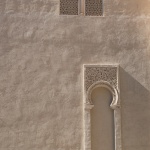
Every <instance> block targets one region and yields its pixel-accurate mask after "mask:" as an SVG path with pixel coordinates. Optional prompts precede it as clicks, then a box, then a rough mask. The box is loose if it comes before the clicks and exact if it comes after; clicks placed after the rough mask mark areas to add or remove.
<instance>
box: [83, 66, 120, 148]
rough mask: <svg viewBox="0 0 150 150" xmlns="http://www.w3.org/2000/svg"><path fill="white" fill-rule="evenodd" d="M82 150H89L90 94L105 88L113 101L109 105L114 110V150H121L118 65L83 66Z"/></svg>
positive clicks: (91, 104)
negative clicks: (97, 89) (99, 88)
mask: <svg viewBox="0 0 150 150" xmlns="http://www.w3.org/2000/svg"><path fill="white" fill-rule="evenodd" d="M83 67H84V68H83V69H84V150H92V149H91V114H90V110H91V109H92V108H93V107H94V105H93V103H92V100H91V94H92V92H93V90H94V89H96V88H97V87H105V88H107V89H108V90H109V91H110V92H111V94H112V96H113V100H112V103H111V105H110V107H111V108H112V109H114V122H115V129H114V130H115V137H114V138H115V150H122V142H121V139H122V138H121V111H120V109H121V107H120V88H119V66H118V65H84V66H83Z"/></svg>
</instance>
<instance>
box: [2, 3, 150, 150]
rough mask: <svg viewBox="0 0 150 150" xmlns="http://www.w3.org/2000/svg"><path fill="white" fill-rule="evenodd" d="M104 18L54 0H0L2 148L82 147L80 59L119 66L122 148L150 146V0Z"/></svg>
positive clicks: (116, 8)
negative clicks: (67, 11) (62, 8)
mask: <svg viewBox="0 0 150 150" xmlns="http://www.w3.org/2000/svg"><path fill="white" fill-rule="evenodd" d="M104 5H105V6H104V10H105V11H104V14H105V17H84V16H59V2H58V1H57V0H0V83H1V84H0V150H83V148H82V146H83V126H82V125H83V117H82V115H83V112H82V107H83V91H82V81H83V74H82V73H83V72H82V65H83V64H86V63H87V64H97V63H98V64H120V83H121V86H120V88H121V101H122V103H121V105H122V133H123V136H122V138H123V141H122V143H123V148H124V150H149V149H150V142H149V141H150V117H149V116H150V9H149V8H150V1H149V0H128V1H127V0H105V2H104Z"/></svg>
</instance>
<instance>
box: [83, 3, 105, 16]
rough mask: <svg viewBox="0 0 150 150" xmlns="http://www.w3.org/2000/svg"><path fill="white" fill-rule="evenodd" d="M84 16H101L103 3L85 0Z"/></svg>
mask: <svg viewBox="0 0 150 150" xmlns="http://www.w3.org/2000/svg"><path fill="white" fill-rule="evenodd" d="M85 15H86V16H102V15H103V1H102V0H85Z"/></svg>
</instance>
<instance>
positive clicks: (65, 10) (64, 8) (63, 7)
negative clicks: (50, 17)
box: [60, 0, 78, 15]
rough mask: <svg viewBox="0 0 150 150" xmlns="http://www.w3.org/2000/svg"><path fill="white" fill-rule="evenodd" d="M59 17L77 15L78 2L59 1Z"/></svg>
mask: <svg viewBox="0 0 150 150" xmlns="http://www.w3.org/2000/svg"><path fill="white" fill-rule="evenodd" d="M60 14H61V15H78V0H60Z"/></svg>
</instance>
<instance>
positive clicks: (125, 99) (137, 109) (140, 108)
mask: <svg viewBox="0 0 150 150" xmlns="http://www.w3.org/2000/svg"><path fill="white" fill-rule="evenodd" d="M120 92H121V97H120V98H121V106H122V109H121V110H122V139H123V141H122V143H123V148H124V150H149V149H150V142H149V141H150V102H149V101H150V91H148V90H147V89H146V88H145V87H143V86H142V85H141V84H140V83H139V82H138V81H137V80H135V79H134V78H133V77H132V76H131V75H130V74H129V73H127V72H126V71H125V70H124V69H123V68H121V67H120Z"/></svg>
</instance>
